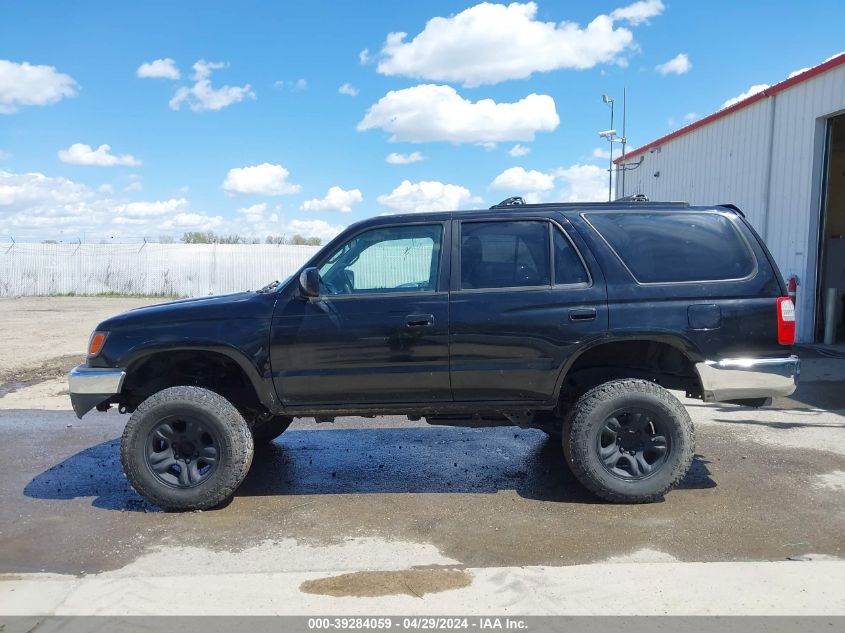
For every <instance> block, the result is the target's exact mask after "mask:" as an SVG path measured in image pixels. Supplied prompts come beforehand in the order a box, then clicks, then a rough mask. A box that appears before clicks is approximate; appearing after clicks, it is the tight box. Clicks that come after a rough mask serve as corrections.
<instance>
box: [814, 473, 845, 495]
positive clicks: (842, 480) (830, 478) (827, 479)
mask: <svg viewBox="0 0 845 633" xmlns="http://www.w3.org/2000/svg"><path fill="white" fill-rule="evenodd" d="M818 477H819V482H818V485H819V486H821V487H822V488H827V489H828V490H838V491H845V470H834V471H832V472H829V473H825V474H824V475H819V476H818Z"/></svg>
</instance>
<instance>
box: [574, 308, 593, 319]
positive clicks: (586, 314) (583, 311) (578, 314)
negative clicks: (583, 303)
mask: <svg viewBox="0 0 845 633" xmlns="http://www.w3.org/2000/svg"><path fill="white" fill-rule="evenodd" d="M569 320H570V321H595V320H596V309H595V308H574V309H572V310H570V311H569Z"/></svg>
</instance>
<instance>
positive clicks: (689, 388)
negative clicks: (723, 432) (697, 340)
mask: <svg viewBox="0 0 845 633" xmlns="http://www.w3.org/2000/svg"><path fill="white" fill-rule="evenodd" d="M703 360H704V356H703V354H702V353H701V350H700V349H698V347H697V346H696V345H695V344H694V343H693V342H692V341H691V340H689V339H688V338H686V337H684V336H680V335H678V334H676V333H671V334H670V333H663V332H642V333H631V334H626V335H622V336H614V337H612V338H604V339H600V340H596V341H592V342H590V343H589V344H587V345H584V346H583V347H582V348H581V349H579V350H578V351H577V353H575V354H572V355H571V356H570V357H569V358H568V359H567V362H566V363H565V364H564V366H563V367H562V368H561V370H560V372H559V375H558V378H557V382H556V386H555V396H556V398H557V399H558V400H559V399H561V398H563V397H564V396H565V395H566V393H567V392H568V391H569V390H570V389H571V388H572V387H573V386H574V387H576V391H577V390H578V388H580V389H581V390H583V389H585V388H590V387H593V386H595V385H596V384H599V383H600V382H605V381H607V380H612V379H617V378H645V379H647V380H652V381H654V382H656V383H658V384H664V382H663V381H665V380H666V379H667V378H669V382H670V385H665V384H664V386H668V387H669V388H680V389H684V390H685V391H686V392H687V394H688V395H690V396H691V397H700V396H701V380H700V378H699V375H698V372H697V371H696V369H695V364H696V363H698V362H701V361H703ZM586 370H592V373H593V374H594V378H592V379H589V380H586V382H584V384H581V385H577V384H576V385H572V384H571V383H572V380H573V378H574V377H575V376H576V375H578V374H580V376H581V377H586V376H585V374H584V372H585V371H586ZM673 377H674V378H675V380H672V378H673ZM582 382H583V381H582Z"/></svg>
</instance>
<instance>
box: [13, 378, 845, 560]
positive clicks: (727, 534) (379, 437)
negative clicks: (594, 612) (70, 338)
mask: <svg viewBox="0 0 845 633" xmlns="http://www.w3.org/2000/svg"><path fill="white" fill-rule="evenodd" d="M834 391H836V390H835V389H834ZM688 404H690V410H691V411H692V415H693V417H694V419H695V421H696V424H697V439H698V441H697V454H696V458H695V463H694V465H693V468H692V470H691V472H690V474H689V476H688V477H687V478H686V479H685V480H684V481H683V482H682V484H681V486H680V488H679V489H678V490H676V491H674V492H672V493H670V494H669V495H668V496H667V497H666V499H665V501H664V502H662V503H658V504H652V505H643V506H620V505H612V504H608V503H604V502H602V501H599V500H597V499H596V498H594V497H592V496H591V495H590V494H588V493H587V492H585V491H584V490H583V489H582V488H581V487H580V486H579V484H578V483H577V482H576V481H575V480H574V479H573V478H572V476H571V474H569V472H568V471H567V469H566V468H565V467H564V465H563V458H562V454H561V449H560V446H559V444H558V443H557V442H556V441H554V440H551V439H549V438H547V437H546V436H545V435H544V434H543V433H541V432H539V431H534V430H521V429H518V428H515V427H498V428H487V429H471V428H466V429H465V428H454V427H434V426H428V425H426V424H425V423H424V422H422V423H420V422H414V423H412V422H408V421H407V420H406V419H404V418H397V417H392V418H376V419H374V420H373V419H361V418H343V419H341V420H340V421H339V423H338V424H335V425H327V424H322V425H317V424H314V423H313V422H312V421H309V420H300V421H297V422H296V423H295V424H294V425H293V426H292V427H291V429H290V430H289V431H288V432H286V433H285V434H284V435H283V436H282V437H281V438H279V439H278V440H276V442H275V443H274V444H273V445H271V446H269V447H265V448H264V449H263V450H260V451H259V452H257V453H256V457H255V460H254V462H253V466H252V469H251V471H250V473H249V475H248V477H247V479H246V481H245V482H244V483H243V485H242V486H241V488H240V489H239V491H238V492H237V494H236V496H235V498H234V499H233V500H232V501H231V502H230V503H229V504H228V505H226V506H225V507H222V508H219V509H216V510H212V511H206V512H200V513H188V514H170V513H162V512H159V511H158V510H157V509H156V508H155V507H153V506H149V505H148V504H146V503H145V502H143V501H142V500H141V499H140V497H138V495H137V494H136V493H135V492H134V491H132V490H131V488H130V487H129V485H128V484H127V482H126V480H125V478H124V477H123V475H122V473H121V470H120V463H119V456H118V441H117V439H116V438H117V437H118V436H119V435H120V433H121V431H122V426H123V424H124V423H125V420H126V418H125V416H120V415H119V414H117V413H116V412H114V411H111V412H109V413H107V414H91V415H88V416H86V417H85V418H84V419H83V420H77V419H76V418H75V417H74V416H73V414H72V413H71V412H69V411H36V410H2V411H0V573H6V574H9V573H12V574H13V573H22V572H38V571H42V570H44V571H48V572H60V573H70V574H82V573H93V572H98V571H101V570H112V569H117V568H120V567H123V566H125V565H127V564H129V563H131V562H132V561H134V560H136V559H137V558H138V557H140V556H141V555H143V554H144V553H145V552H148V551H151V550H153V549H155V548H156V546H200V547H204V548H210V549H213V550H220V551H223V550H227V551H234V552H237V551H239V550H244V549H247V548H250V547H254V546H256V545H257V544H259V543H262V542H264V541H266V540H268V539H283V538H293V539H296V540H297V541H298V542H302V543H307V544H312V545H322V544H336V543H340V542H342V541H344V539H347V538H350V537H378V538H381V539H386V540H388V541H393V540H400V541H407V542H419V543H430V544H432V545H434V546H435V547H436V548H437V549H438V550H439V551H440V552H441V553H442V555H444V556H446V557H449V558H451V559H454V560H456V561H459V562H460V564H461V565H464V566H467V567H491V566H522V565H562V564H576V563H588V562H593V561H598V560H605V559H608V558H611V557H614V556H622V555H626V554H628V553H631V552H634V551H637V550H641V549H644V548H647V549H651V550H657V551H660V552H664V553H666V554H668V555H671V556H674V557H675V558H677V559H679V560H681V561H746V560H784V559H786V558H789V557H801V556H802V555H805V554H807V553H814V554H826V555H831V556H837V557H841V556H843V555H845V530H843V527H845V490H843V489H840V488H839V487H837V485H828V486H825V485H820V484H819V482H820V481H821V480H820V477H822V476H824V475H825V474H829V473H837V472H843V473H845V455H843V454H842V451H841V450H839V449H837V450H818V448H801V447H796V446H794V445H793V446H791V445H786V444H784V445H779V444H778V442H777V441H761V440H760V437H758V436H756V435H754V433H756V432H758V429H757V428H755V427H756V426H759V418H757V419H755V416H761V415H762V416H764V417H763V419H764V420H769V419H774V418H773V416H776V415H777V412H774V413H773V412H769V413H763V414H761V413H760V412H754V413H753V415H752V414H745V413H744V412H743V410H741V409H737V408H732V409H729V408H727V407H709V406H704V405H701V404H700V403H698V405H694V404H691V403H688ZM787 405H788V403H787ZM811 413H812V412H811ZM820 415H822V414H820ZM823 415H825V416H826V417H825V418H824V420H823V423H824V424H827V425H829V426H824V424H823V425H822V426H821V427H818V428H817V429H814V430H813V432H817V433H819V437H822V438H823V437H825V435H824V434H825V433H832V434H833V435H831V438H832V439H831V441H833V442H837V443H838V442H840V439H841V437H842V432H843V428H845V418H843V417H842V416H840V415H837V414H832V413H824V414H823ZM765 416H768V417H765ZM782 417H783V419H785V420H788V421H787V422H783V423H782V424H786V425H788V426H787V428H784V429H780V430H779V429H777V427H767V428H766V429H765V430H766V432H768V433H778V432H783V433H793V432H800V431H801V429H800V428H797V427H796V425H799V426H800V425H802V424H805V425H806V424H809V423H812V424H816V425H818V423H819V420H818V419H817V417H811V416H810V415H809V414H808V415H805V416H804V417H800V416H799V415H798V414H797V413H796V414H793V413H791V412H789V411H788V412H786V413H784V414H783V415H782ZM765 424H767V425H768V424H780V422H778V421H777V420H776V419H775V420H774V421H773V422H771V423H768V422H767V423H765ZM789 425H791V426H789ZM828 428H830V429H833V430H831V431H827V430H826V429H828ZM764 439H765V438H764ZM834 480H835V481H838V480H836V479H835V475H834Z"/></svg>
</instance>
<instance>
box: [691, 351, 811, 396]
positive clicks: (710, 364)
mask: <svg viewBox="0 0 845 633" xmlns="http://www.w3.org/2000/svg"><path fill="white" fill-rule="evenodd" d="M695 367H696V369H697V370H698V376H699V378H700V379H701V387H702V395H703V397H704V402H724V401H727V400H746V399H756V398H775V397H778V396H788V395H791V394H792V393H793V392H794V391H795V387H796V383H797V381H798V376H799V374H800V373H801V361H800V360H799V358H798V357H797V356H794V355H793V356H789V357H787V358H726V359H724V360H718V361H712V360H708V361H704V362H703V363H696V365H695Z"/></svg>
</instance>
